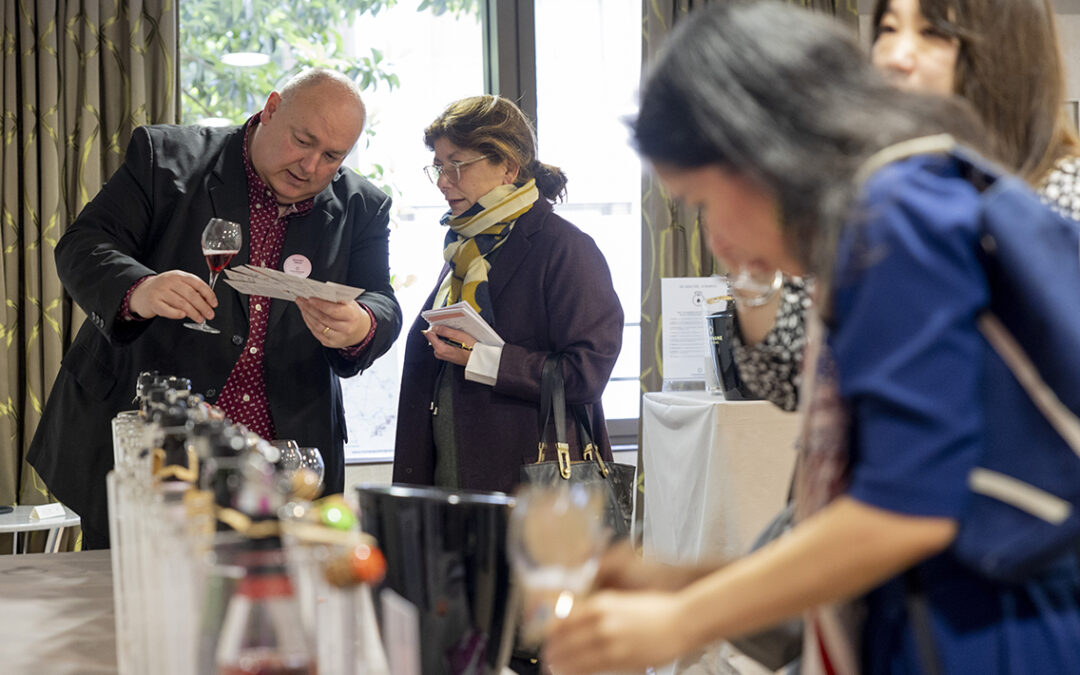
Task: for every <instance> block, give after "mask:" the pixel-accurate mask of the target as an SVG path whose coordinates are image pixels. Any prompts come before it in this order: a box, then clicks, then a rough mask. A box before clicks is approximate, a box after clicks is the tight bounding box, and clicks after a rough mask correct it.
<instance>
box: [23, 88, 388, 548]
mask: <svg viewBox="0 0 1080 675" xmlns="http://www.w3.org/2000/svg"><path fill="white" fill-rule="evenodd" d="M363 126H364V105H363V101H362V100H361V97H360V92H359V90H358V88H357V87H356V85H355V84H354V83H353V82H352V81H351V80H349V79H348V78H346V77H344V76H342V75H339V74H337V73H334V72H331V71H325V70H310V71H306V72H304V73H302V74H300V75H298V76H296V77H295V78H293V79H292V80H290V81H289V82H288V83H287V84H286V85H285V86H284V87H283V88H282V89H281V90H280V91H275V92H272V93H271V94H270V95H269V97H268V98H267V99H266V104H265V105H264V106H263V108H262V110H261V111H259V112H258V113H256V114H255V115H254V116H252V117H251V118H250V119H249V120H248V121H247V122H246V123H245V124H243V125H242V126H240V127H235V128H227V129H220V128H216V129H215V128H205V127H179V126H164V125H162V126H148V127H140V128H138V129H136V130H135V132H134V134H133V135H132V138H131V141H130V143H129V145H128V148H127V154H126V157H125V159H124V163H123V165H122V166H121V167H120V169H119V170H118V171H117V172H116V173H115V174H114V175H113V176H112V178H110V179H109V181H108V183H107V184H106V185H105V187H103V188H102V190H101V192H100V193H98V195H97V196H96V197H95V198H94V199H93V200H92V201H91V202H90V203H89V204H88V205H87V206H86V208H85V209H83V211H82V213H80V214H79V217H78V218H77V219H76V220H75V222H74V223H72V225H71V226H70V227H69V228H68V229H67V231H66V232H65V233H64V236H63V237H62V238H61V239H60V242H59V243H58V244H57V247H56V262H57V267H58V270H59V273H60V279H61V281H62V282H63V284H64V288H65V289H66V290H67V291H68V293H70V294H71V296H72V298H73V299H74V300H75V302H77V303H78V304H79V306H80V307H82V308H83V310H84V311H85V312H86V314H87V317H88V320H87V321H86V322H85V323H84V324H83V326H82V328H81V330H80V331H79V334H78V336H77V337H76V338H75V341H74V342H73V343H72V345H71V348H70V349H69V350H68V353H67V354H66V355H65V357H64V361H63V363H62V365H61V368H60V372H59V374H58V375H57V379H56V383H55V385H54V386H53V390H52V393H51V395H50V397H49V400H48V402H47V404H46V406H45V411H44V415H43V418H42V421H41V424H40V425H39V426H38V430H37V433H36V434H35V436H34V440H33V442H32V444H31V447H30V452H29V455H28V458H29V461H30V463H31V464H32V465H33V466H34V468H35V469H36V470H37V471H38V473H39V474H40V475H41V477H42V479H43V480H44V481H45V484H46V485H47V486H48V488H49V489H50V490H51V491H52V492H53V494H55V495H56V497H57V498H59V499H60V500H61V501H63V502H64V503H66V504H67V505H68V506H69V507H71V508H72V509H73V510H75V511H76V512H77V513H79V515H80V516H82V521H83V545H84V548H104V547H107V546H108V514H107V509H106V495H105V476H106V474H107V473H108V472H109V471H110V470H111V469H112V464H113V461H112V460H113V454H112V438H111V430H110V420H111V419H112V417H114V416H115V415H116V414H117V413H118V412H120V411H121V410H126V409H129V408H130V407H131V399H132V395H133V393H134V391H135V380H136V378H137V376H138V373H139V372H140V371H144V370H158V371H161V372H163V373H166V374H172V375H179V376H183V377H188V378H190V379H191V382H192V389H193V391H195V392H197V393H201V394H202V395H203V396H205V397H206V399H207V400H208V401H210V402H211V403H215V404H216V405H218V406H220V407H222V408H223V409H224V410H225V412H226V414H227V415H228V416H229V418H230V419H232V420H233V421H235V422H239V423H242V424H244V425H246V426H247V427H248V428H249V429H252V430H253V431H256V432H257V433H259V434H260V435H261V436H263V437H265V438H267V439H275V438H286V439H294V440H296V441H297V442H298V443H299V444H300V445H301V446H312V447H317V448H319V450H320V451H321V452H322V454H323V459H324V461H325V463H326V488H327V491H328V492H340V491H341V490H342V489H343V487H344V455H343V452H344V442H345V413H344V408H343V406H342V398H341V387H340V383H339V381H338V378H339V377H351V376H353V375H356V374H357V373H360V372H362V371H363V370H364V369H366V368H367V367H368V366H370V365H371V363H372V362H373V361H374V360H375V359H376V358H377V357H378V356H380V355H382V354H383V353H385V352H386V351H387V350H388V349H389V347H390V345H391V344H392V343H393V341H394V339H395V338H396V337H397V335H398V333H399V332H400V330H401V309H400V307H399V306H398V303H397V300H396V299H395V298H394V294H393V291H392V289H391V286H390V272H389V264H388V258H387V239H388V229H387V224H388V220H389V209H390V199H389V197H387V196H386V195H385V194H384V193H383V192H382V191H381V190H379V189H378V188H376V187H375V186H373V185H372V184H371V183H369V182H368V181H367V180H365V179H363V178H361V177H360V176H358V175H357V174H356V173H355V172H353V171H351V170H348V169H342V168H341V163H342V161H343V160H344V159H345V156H346V155H348V153H349V152H350V150H351V149H352V148H353V146H354V145H355V144H356V141H357V139H358V138H359V136H360V133H361V132H362V131H363ZM210 218H224V219H226V220H231V221H235V222H237V223H240V225H241V228H242V231H243V245H242V247H241V248H240V252H239V253H238V254H237V255H236V257H235V258H233V261H232V265H233V266H235V265H243V264H252V265H263V266H265V267H268V268H272V269H279V270H280V269H283V268H284V269H287V270H288V271H290V272H291V273H295V274H300V275H302V276H307V277H310V278H312V279H316V280H319V281H334V282H337V283H341V284H347V285H349V286H355V287H358V288H363V289H365V292H364V293H363V294H362V295H360V297H359V298H357V300H356V301H348V302H342V303H333V302H327V301H323V300H319V299H314V298H312V299H299V300H298V301H297V302H295V303H294V302H288V301H284V300H277V299H273V300H272V299H270V298H267V297H261V296H247V295H243V294H240V293H238V292H237V291H236V290H234V289H233V288H232V287H231V286H229V285H227V284H218V285H217V286H216V287H215V288H214V289H213V290H211V289H210V287H209V286H208V285H207V283H206V278H207V272H208V270H207V266H206V261H205V259H204V258H203V254H202V246H201V241H200V238H201V233H202V230H203V228H204V227H205V226H206V223H207V221H208V220H209V219H210ZM203 319H205V320H207V321H208V322H210V323H211V325H212V326H213V327H215V328H217V329H219V330H220V331H221V332H220V334H216V335H211V334H207V333H201V332H197V331H193V330H189V329H187V328H185V327H184V326H183V324H184V323H185V322H188V321H195V322H198V321H201V320H203Z"/></svg>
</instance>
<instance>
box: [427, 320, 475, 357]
mask: <svg viewBox="0 0 1080 675" xmlns="http://www.w3.org/2000/svg"><path fill="white" fill-rule="evenodd" d="M424 337H425V338H427V341H428V344H429V345H431V348H432V349H433V350H434V352H435V358H437V359H439V360H441V361H449V362H450V363H456V364H458V365H459V366H464V365H467V364H468V363H469V357H470V356H472V348H473V345H475V344H476V340H475V339H473V337H472V336H471V335H469V334H468V333H465V332H462V331H460V330H455V329H453V328H448V327H447V326H432V327H431V328H429V329H427V330H426V331H424Z"/></svg>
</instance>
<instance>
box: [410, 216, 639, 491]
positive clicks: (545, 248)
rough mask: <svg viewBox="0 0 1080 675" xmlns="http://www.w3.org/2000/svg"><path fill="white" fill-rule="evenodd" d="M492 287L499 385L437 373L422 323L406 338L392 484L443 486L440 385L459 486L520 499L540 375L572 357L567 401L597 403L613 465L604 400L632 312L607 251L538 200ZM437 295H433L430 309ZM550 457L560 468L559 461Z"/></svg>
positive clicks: (535, 430) (507, 248)
mask: <svg viewBox="0 0 1080 675" xmlns="http://www.w3.org/2000/svg"><path fill="white" fill-rule="evenodd" d="M447 271H448V269H447V268H446V267H444V268H443V272H442V275H441V276H440V281H441V277H442V276H445V275H446V273H447ZM488 283H489V288H490V292H491V301H492V305H493V311H494V318H493V320H492V321H491V324H492V327H493V328H494V329H495V331H496V332H497V333H498V334H499V336H500V337H501V338H503V340H505V341H506V344H505V345H504V346H503V351H502V357H501V359H500V360H499V374H498V376H497V379H496V383H495V386H494V387H490V386H488V385H486V384H481V383H479V382H470V381H469V380H466V379H465V376H464V372H465V369H464V368H461V367H453V368H451V367H447V368H446V369H445V370H442V371H441V372H442V374H441V375H440V374H439V373H440V369H441V365H440V364H441V363H443V362H441V361H438V360H437V359H435V357H434V356H433V355H432V350H431V348H430V347H429V346H428V343H427V340H426V339H425V338H424V336H423V335H421V334H420V330H421V329H422V328H426V327H427V322H426V321H425V320H424V319H423V318H421V317H417V318H416V322H415V323H414V324H413V327H412V328H411V329H410V330H409V332H408V334H407V335H406V336H405V345H406V346H405V362H404V366H403V368H402V375H401V397H400V398H399V400H398V423H397V441H396V443H395V444H394V482H399V483H416V484H421V485H431V484H432V483H433V482H434V480H435V438H434V434H433V430H432V414H433V409H432V408H433V406H432V401H434V398H435V389H436V388H437V387H438V386H439V378H440V377H443V378H449V379H450V383H449V384H450V387H451V390H450V391H451V394H450V395H451V400H452V408H453V411H452V415H453V429H454V434H455V440H456V445H457V452H458V470H459V477H458V478H459V484H460V486H461V487H463V488H466V489H472V490H499V491H504V492H509V491H511V490H513V489H514V487H515V486H516V485H517V483H518V481H519V480H520V475H521V467H522V465H524V464H528V463H531V462H535V461H536V459H537V442H538V441H539V439H540V428H539V422H538V417H539V414H538V413H539V408H540V374H541V371H542V370H543V367H544V361H545V359H546V358H547V357H548V355H549V354H551V353H553V352H558V353H561V354H562V355H563V377H564V379H565V382H566V402H567V403H568V404H571V405H573V404H579V403H592V404H593V409H594V413H595V419H594V420H593V422H594V426H595V427H596V430H597V431H598V432H599V434H600V438H598V439H597V443H598V445H599V446H600V447H601V448H602V451H603V456H604V458H605V459H608V460H610V459H611V444H610V442H609V441H608V437H607V431H606V429H605V428H604V412H603V409H602V408H601V405H600V398H601V396H602V395H603V393H604V387H606V386H607V382H608V378H609V377H611V371H612V369H613V368H614V367H615V361H616V360H617V359H618V357H619V350H620V349H621V347H622V336H623V311H622V304H621V303H620V302H619V297H618V296H617V295H616V294H615V288H614V286H613V284H612V281H611V273H610V272H609V271H608V266H607V262H606V261H605V260H604V255H603V253H601V252H600V249H599V248H597V246H596V243H595V242H593V240H592V238H591V237H589V236H588V235H587V234H585V233H584V232H582V231H581V230H579V229H578V228H576V227H574V225H572V224H570V223H569V222H567V221H566V220H564V219H563V218H561V217H559V216H558V215H556V214H555V213H554V212H553V211H552V209H551V204H550V203H549V202H548V201H547V200H546V199H544V198H543V197H541V198H539V199H537V201H536V202H535V203H534V204H533V207H532V209H530V210H529V211H527V212H525V213H524V214H523V215H522V216H521V217H520V218H518V220H517V222H515V223H514V229H513V230H512V231H511V233H510V235H509V236H508V237H507V238H506V241H505V243H503V245H502V246H501V247H499V249H498V253H497V255H496V256H495V258H494V261H493V262H492V264H491V271H490V272H489V274H488ZM438 286H439V285H438V284H436V286H435V288H436V289H437V288H438ZM434 296H435V292H434V291H433V292H432V294H431V295H430V296H429V297H428V299H427V301H426V303H425V305H424V308H425V309H426V308H428V307H431V303H432V302H434V300H435V297H434ZM440 414H446V412H445V411H442V412H441V413H440ZM568 435H569V439H568V440H569V441H570V453H571V456H572V457H573V459H575V460H580V459H581V447H580V443H579V442H578V438H577V434H576V431H575V430H574V429H573V428H571V429H568ZM547 459H549V460H554V459H555V456H554V453H551V454H550V456H548V457H547Z"/></svg>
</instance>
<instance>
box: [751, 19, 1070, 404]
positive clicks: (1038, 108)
mask: <svg viewBox="0 0 1080 675" xmlns="http://www.w3.org/2000/svg"><path fill="white" fill-rule="evenodd" d="M873 25H874V38H873V39H874V41H873V47H872V50H871V58H872V60H873V62H874V65H875V66H877V67H878V68H880V69H881V70H883V71H884V72H886V73H887V74H888V75H889V77H890V78H891V79H892V80H893V81H894V82H895V83H896V85H897V86H899V87H901V88H905V89H910V90H913V91H922V92H929V93H936V94H941V95H949V94H955V95H958V96H961V97H963V98H964V99H967V101H968V102H970V103H971V104H972V105H973V106H974V108H975V110H976V112H977V113H978V114H979V116H980V118H981V119H982V122H983V124H984V125H985V127H986V130H987V131H988V132H989V136H990V138H989V142H990V145H991V147H993V148H994V150H995V151H996V154H997V156H998V159H999V161H1001V162H1002V163H1003V164H1005V165H1006V166H1008V167H1009V168H1011V169H1012V170H1013V171H1015V172H1016V173H1018V174H1019V175H1021V176H1023V177H1024V178H1025V179H1026V180H1027V181H1028V182H1029V183H1031V185H1032V186H1033V187H1034V188H1035V189H1036V190H1037V191H1038V192H1039V194H1040V195H1041V196H1042V198H1043V201H1045V202H1046V203H1048V204H1050V205H1051V206H1052V207H1053V208H1054V209H1056V210H1057V211H1058V212H1060V213H1062V214H1063V215H1065V216H1068V217H1071V218H1073V219H1076V220H1080V156H1078V155H1080V143H1078V141H1077V137H1076V133H1075V132H1074V131H1073V123H1072V121H1071V120H1070V119H1069V118H1068V115H1067V114H1066V112H1065V108H1064V105H1063V102H1064V94H1065V91H1064V90H1065V85H1064V75H1063V73H1064V67H1063V65H1062V60H1061V53H1060V50H1059V48H1058V40H1057V30H1056V28H1055V25H1054V12H1053V7H1052V6H1051V3H1050V0H878V1H877V4H876V6H875V7H874V13H873ZM1006 55H1007V56H1006ZM771 274H772V273H771V271H768V272H767V274H766V276H771ZM778 291H779V292H778ZM735 298H736V302H735V307H736V312H737V316H738V320H739V327H740V332H741V335H740V336H739V337H740V338H741V340H736V347H735V362H736V364H737V366H738V368H739V376H740V378H741V380H742V382H743V385H744V387H745V389H746V390H747V391H746V393H748V394H750V395H754V396H758V397H761V398H767V399H769V400H770V401H772V402H773V403H775V404H777V405H778V406H780V407H782V408H784V409H785V410H794V409H795V407H796V405H797V403H798V387H799V385H800V375H799V373H800V371H801V367H802V358H803V351H804V348H805V345H806V310H807V309H808V308H809V306H810V304H811V303H810V290H809V287H808V284H807V283H805V282H804V281H803V280H802V279H795V278H788V279H785V280H784V284H783V287H782V290H781V289H780V288H779V287H775V288H771V289H770V291H767V292H766V293H765V294H764V296H759V297H757V298H747V297H746V296H745V295H740V293H739V291H738V289H735Z"/></svg>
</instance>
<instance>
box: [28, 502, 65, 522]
mask: <svg viewBox="0 0 1080 675" xmlns="http://www.w3.org/2000/svg"><path fill="white" fill-rule="evenodd" d="M64 515H65V511H64V506H63V504H57V503H53V504H41V505H39V506H35V507H34V508H33V510H32V511H30V520H49V519H50V518H63V517H64Z"/></svg>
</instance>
